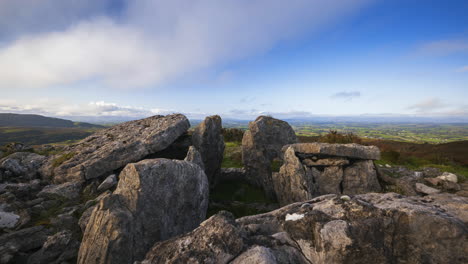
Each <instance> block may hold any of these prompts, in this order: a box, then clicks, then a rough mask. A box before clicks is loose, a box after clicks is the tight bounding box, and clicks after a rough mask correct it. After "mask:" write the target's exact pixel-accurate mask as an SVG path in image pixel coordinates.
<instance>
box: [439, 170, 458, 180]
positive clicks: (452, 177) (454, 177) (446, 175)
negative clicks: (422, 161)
mask: <svg viewBox="0 0 468 264" xmlns="http://www.w3.org/2000/svg"><path fill="white" fill-rule="evenodd" d="M437 178H439V179H441V180H444V181H450V182H453V183H457V182H458V177H457V175H455V174H453V173H450V172H444V173H443V174H442V175H440V176H438V177H437Z"/></svg>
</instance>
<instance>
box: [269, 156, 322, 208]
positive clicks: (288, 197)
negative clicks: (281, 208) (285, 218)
mask: <svg viewBox="0 0 468 264" xmlns="http://www.w3.org/2000/svg"><path fill="white" fill-rule="evenodd" d="M283 159H284V163H283V166H281V168H280V171H279V173H274V174H273V176H272V180H273V183H274V188H275V193H276V197H277V199H278V202H279V204H280V205H286V204H290V203H293V202H298V201H305V200H309V199H311V198H312V196H313V195H315V194H316V193H317V191H316V186H315V183H314V182H313V178H314V176H313V175H312V171H311V169H308V168H307V167H304V166H303V165H302V163H301V161H300V160H299V158H298V157H296V155H295V153H294V149H293V148H288V149H287V150H286V151H285V153H284V157H283ZM312 169H313V168H312Z"/></svg>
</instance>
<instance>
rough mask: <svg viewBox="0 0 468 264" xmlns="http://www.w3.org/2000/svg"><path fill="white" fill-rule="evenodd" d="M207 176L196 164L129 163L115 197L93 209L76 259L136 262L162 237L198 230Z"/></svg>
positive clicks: (206, 196) (204, 210)
mask: <svg viewBox="0 0 468 264" xmlns="http://www.w3.org/2000/svg"><path fill="white" fill-rule="evenodd" d="M208 190H209V188H208V180H207V178H206V175H205V173H204V172H203V170H202V169H201V168H200V167H199V166H198V165H195V164H193V163H192V162H187V161H180V160H168V159H152V160H143V161H140V162H138V163H131V164H128V165H127V166H125V168H124V169H123V171H122V172H121V173H120V180H119V183H118V185H117V188H116V190H115V191H114V193H113V194H112V195H109V196H107V197H105V198H104V199H102V200H101V201H100V203H99V204H98V206H97V207H96V208H95V209H94V210H93V212H92V214H91V217H90V219H89V221H88V225H87V227H86V231H85V233H84V236H83V240H82V243H81V246H80V251H79V254H78V263H133V262H134V261H138V260H142V259H143V258H144V256H145V254H146V252H147V251H148V250H149V249H150V248H151V246H152V245H153V244H154V243H155V242H157V241H161V240H166V239H169V238H171V237H173V236H176V235H179V234H182V233H185V232H188V231H191V230H193V229H194V228H196V227H197V226H198V225H199V223H200V222H201V221H202V220H203V219H204V218H205V215H206V210H207V207H208Z"/></svg>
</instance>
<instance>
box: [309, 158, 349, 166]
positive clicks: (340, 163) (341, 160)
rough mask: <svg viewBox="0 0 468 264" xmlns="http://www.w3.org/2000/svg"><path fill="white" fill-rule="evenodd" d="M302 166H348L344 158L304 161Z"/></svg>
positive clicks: (347, 161)
mask: <svg viewBox="0 0 468 264" xmlns="http://www.w3.org/2000/svg"><path fill="white" fill-rule="evenodd" d="M303 163H304V165H306V166H311V167H313V166H344V165H348V164H349V160H347V159H344V158H328V159H317V160H313V159H310V158H308V159H304V161H303Z"/></svg>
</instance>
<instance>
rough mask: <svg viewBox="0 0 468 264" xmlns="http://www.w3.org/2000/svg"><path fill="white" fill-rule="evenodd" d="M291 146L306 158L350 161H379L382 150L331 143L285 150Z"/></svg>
mask: <svg viewBox="0 0 468 264" xmlns="http://www.w3.org/2000/svg"><path fill="white" fill-rule="evenodd" d="M289 146H291V147H292V148H293V149H294V151H295V152H296V153H301V154H304V155H303V156H304V157H311V156H318V157H330V156H333V157H344V158H350V159H364V160H378V159H380V150H379V148H378V147H376V146H363V145H359V144H355V143H352V144H329V143H316V142H315V143H297V144H291V145H288V146H284V150H286V148H287V147H289Z"/></svg>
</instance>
